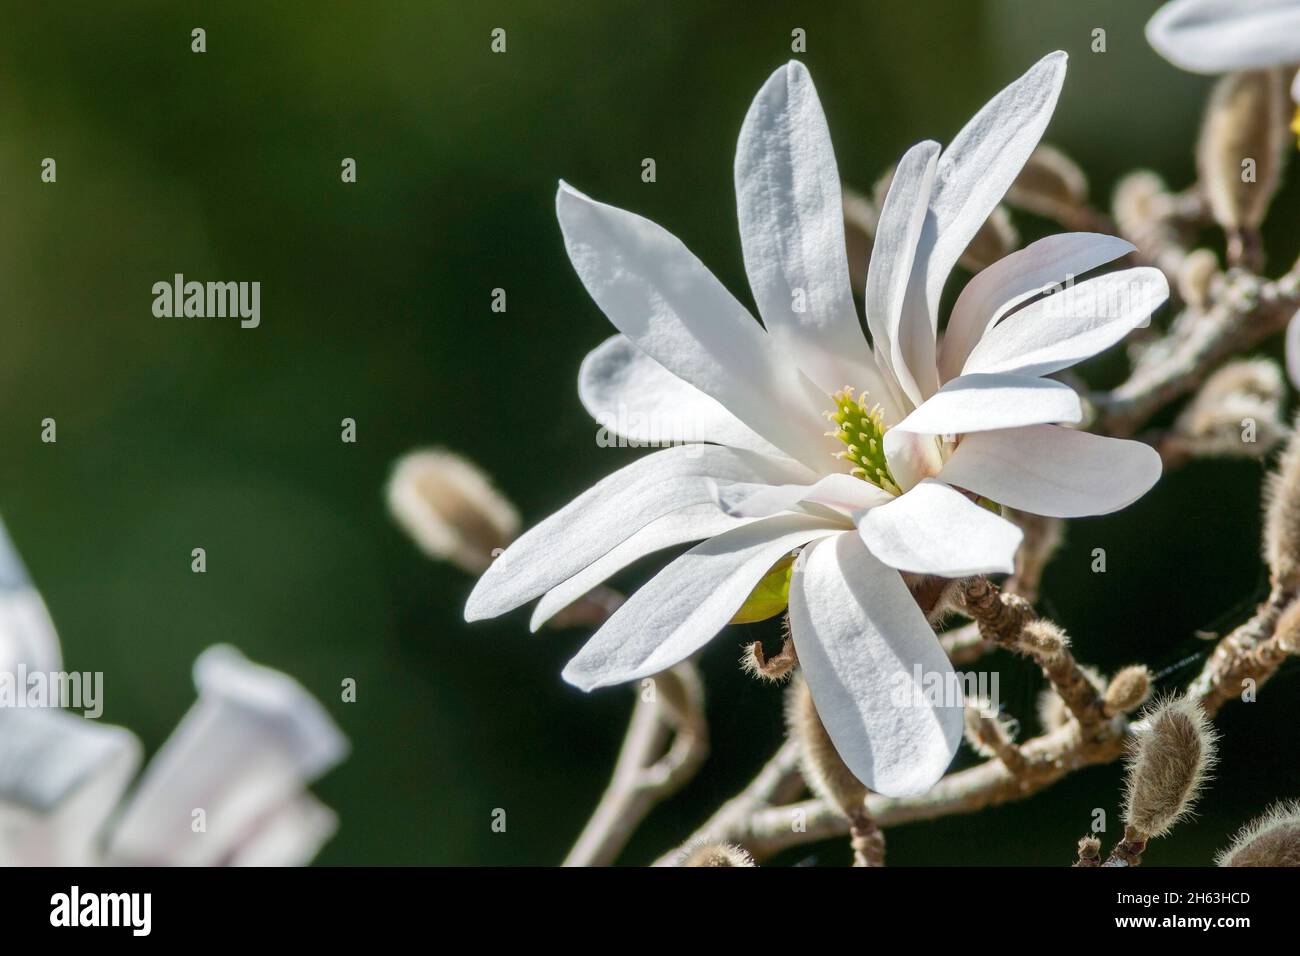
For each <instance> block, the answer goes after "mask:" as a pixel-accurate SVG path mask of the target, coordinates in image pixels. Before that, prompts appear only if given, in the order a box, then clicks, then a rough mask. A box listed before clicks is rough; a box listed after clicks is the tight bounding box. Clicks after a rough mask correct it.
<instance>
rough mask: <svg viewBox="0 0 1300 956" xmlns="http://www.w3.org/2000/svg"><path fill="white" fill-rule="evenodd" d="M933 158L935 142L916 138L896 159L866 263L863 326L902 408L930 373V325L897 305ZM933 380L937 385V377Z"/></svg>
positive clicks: (917, 399) (917, 398) (915, 401)
mask: <svg viewBox="0 0 1300 956" xmlns="http://www.w3.org/2000/svg"><path fill="white" fill-rule="evenodd" d="M938 161H939V144H938V143H935V142H931V141H928V140H927V141H924V142H920V143H917V144H916V145H915V146H913V147H912V148H911V149H909V150H908V151H907V152H906V153H905V154H904V155H903V158H902V159H901V160H899V162H898V168H897V169H896V170H895V171H894V178H893V180H892V181H891V182H890V184H889V193H888V194H887V195H886V196H885V202H884V204H883V205H882V206H881V209H880V221H879V222H878V223H877V225H876V237H875V241H874V243H873V245H872V247H871V265H870V266H869V267H868V268H867V289H866V299H865V301H866V308H867V327H868V328H870V329H871V337H872V340H873V343H874V345H875V349H876V361H877V363H878V364H879V365H880V366H881V367H882V370H883V371H885V372H886V373H887V374H888V376H889V378H890V379H891V380H892V382H893V383H896V384H897V387H898V390H899V391H901V392H902V393H903V394H902V395H899V394H898V392H895V401H896V404H897V405H898V407H899V410H900V412H904V413H905V411H906V409H907V408H908V407H909V406H914V405H919V404H921V402H922V401H923V395H922V391H923V389H922V386H921V385H920V384H918V381H919V382H922V383H930V382H931V379H933V378H934V375H935V370H934V329H933V327H931V325H930V323H929V320H928V318H926V317H925V316H924V315H922V316H920V318H921V320H922V321H920V322H917V321H915V318H916V313H912V314H909V316H908V319H909V320H908V321H906V322H904V315H903V304H904V300H905V298H906V296H907V284H908V281H909V279H910V277H911V275H912V266H913V263H914V261H915V256H916V246H917V241H918V240H919V239H920V237H921V231H922V227H923V225H924V223H925V216H926V211H927V209H928V208H929V203H930V191H931V187H932V186H933V183H934V174H935V168H936V166H937V164H938ZM933 384H935V385H936V386H937V382H936V383H933ZM904 396H906V398H904ZM877 400H879V399H877ZM899 417H901V415H900V416H899ZM890 420H891V421H897V418H891V419H890Z"/></svg>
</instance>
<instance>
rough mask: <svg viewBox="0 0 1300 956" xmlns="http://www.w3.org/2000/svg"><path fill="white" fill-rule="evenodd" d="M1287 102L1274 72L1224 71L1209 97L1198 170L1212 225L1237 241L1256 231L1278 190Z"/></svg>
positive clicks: (1277, 76)
mask: <svg viewBox="0 0 1300 956" xmlns="http://www.w3.org/2000/svg"><path fill="white" fill-rule="evenodd" d="M1286 102H1287V96H1286V91H1285V90H1284V88H1283V84H1282V76H1281V74H1280V72H1278V71H1277V70H1254V71H1250V72H1243V73H1229V74H1227V75H1226V76H1224V77H1223V78H1222V79H1220V80H1219V81H1218V83H1217V84H1216V85H1215V87H1214V91H1213V92H1212V93H1211V94H1210V101H1209V104H1208V105H1207V107H1206V111H1205V119H1204V121H1203V123H1202V126H1201V137H1200V141H1199V143H1198V144H1197V149H1196V161H1197V168H1198V169H1199V171H1200V176H1201V184H1202V186H1203V188H1204V190H1205V197H1206V200H1207V201H1208V203H1209V206H1210V211H1211V213H1212V214H1213V215H1214V219H1215V221H1216V222H1217V223H1218V224H1219V225H1220V226H1222V227H1223V228H1224V229H1225V230H1226V231H1227V232H1228V233H1229V236H1230V237H1237V241H1241V239H1240V237H1241V236H1242V234H1243V233H1247V232H1253V231H1254V230H1255V229H1258V228H1259V224H1260V223H1261V222H1263V221H1264V215H1265V214H1266V213H1267V212H1268V206H1269V203H1270V202H1272V200H1273V193H1274V192H1275V191H1276V190H1277V184H1278V175H1279V172H1280V171H1281V168H1282V160H1283V157H1284V155H1285V153H1284V150H1285V149H1286V147H1287V146H1288V140H1289V137H1288V136H1287V133H1286V111H1285V105H1286ZM1236 258H1238V257H1237V256H1234V255H1230V256H1229V260H1230V261H1232V260H1233V259H1236Z"/></svg>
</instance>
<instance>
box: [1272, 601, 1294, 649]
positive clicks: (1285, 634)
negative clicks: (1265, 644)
mask: <svg viewBox="0 0 1300 956" xmlns="http://www.w3.org/2000/svg"><path fill="white" fill-rule="evenodd" d="M1273 635H1274V640H1276V641H1277V643H1278V646H1279V647H1280V648H1282V650H1284V651H1286V652H1287V653H1288V654H1300V601H1292V602H1291V603H1290V604H1289V605H1287V608H1286V610H1284V611H1283V612H1282V615H1281V617H1279V618H1278V619H1277V624H1276V625H1275V626H1274V628H1273Z"/></svg>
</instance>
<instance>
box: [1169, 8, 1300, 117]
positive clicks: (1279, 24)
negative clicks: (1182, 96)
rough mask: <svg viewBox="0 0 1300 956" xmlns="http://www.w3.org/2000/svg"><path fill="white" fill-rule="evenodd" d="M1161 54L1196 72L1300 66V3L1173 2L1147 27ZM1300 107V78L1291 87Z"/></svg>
mask: <svg viewBox="0 0 1300 956" xmlns="http://www.w3.org/2000/svg"><path fill="white" fill-rule="evenodd" d="M1147 41H1148V42H1149V43H1150V44H1151V46H1152V47H1153V48H1154V49H1155V51H1156V52H1157V53H1159V54H1160V55H1161V56H1163V57H1164V58H1165V59H1166V60H1168V61H1169V62H1170V63H1172V64H1173V65H1174V66H1176V67H1179V68H1180V69H1184V70H1188V71H1190V72H1192V73H1210V74H1215V73H1232V72H1235V71H1237V70H1259V69H1268V68H1271V67H1277V66H1294V65H1298V64H1300V0H1173V2H1172V3H1166V4H1165V5H1164V6H1163V7H1161V8H1160V9H1159V10H1157V11H1156V13H1155V15H1154V16H1153V17H1152V18H1151V19H1150V20H1149V21H1148V22H1147ZM1291 98H1292V99H1294V100H1295V101H1296V102H1297V103H1300V74H1297V75H1296V78H1295V80H1294V81H1293V82H1292V85H1291Z"/></svg>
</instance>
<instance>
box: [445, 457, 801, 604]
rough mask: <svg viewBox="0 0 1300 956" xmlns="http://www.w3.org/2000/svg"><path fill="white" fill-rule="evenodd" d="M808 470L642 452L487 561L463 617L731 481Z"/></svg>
mask: <svg viewBox="0 0 1300 956" xmlns="http://www.w3.org/2000/svg"><path fill="white" fill-rule="evenodd" d="M814 479H815V475H813V473H812V472H810V471H809V470H808V469H806V468H804V467H803V466H802V465H799V464H797V463H795V462H793V461H791V460H789V459H787V458H770V457H767V456H765V455H758V454H755V453H754V452H750V451H742V450H741V449H738V448H723V447H721V446H718V445H680V446H678V447H676V448H665V449H664V450H663V451H657V452H654V453H653V454H650V455H646V456H645V457H644V458H640V459H638V460H637V461H634V462H633V463H632V464H630V465H628V466H626V467H624V468H620V469H619V470H618V471H616V472H614V473H613V474H612V475H608V476H607V477H605V478H603V479H601V480H600V481H599V482H597V483H596V484H595V485H593V486H592V487H591V488H589V489H587V490H586V491H584V492H583V493H582V494H580V495H579V496H578V497H577V498H574V499H573V501H571V502H569V503H568V504H567V505H565V506H564V507H563V508H561V509H560V510H559V511H557V512H555V513H554V514H553V515H551V516H550V517H549V518H547V519H546V520H545V521H543V522H542V523H541V524H538V525H537V526H536V527H533V528H531V529H529V530H528V531H527V532H525V533H524V534H523V535H521V536H520V537H519V539H518V540H516V541H515V542H514V543H513V544H511V545H510V547H508V548H506V550H505V551H504V552H503V553H502V554H501V555H500V556H499V557H497V559H496V560H495V561H493V562H492V566H491V567H489V568H488V569H487V571H486V572H485V573H484V574H483V576H482V577H481V578H479V579H478V583H477V584H475V585H474V590H473V591H472V592H471V593H470V596H469V599H468V600H467V601H466V603H465V620H467V621H477V620H482V619H483V618H489V617H496V616H497V615H499V614H504V613H506V612H507V611H510V610H513V609H514V608H517V607H519V605H521V604H524V603H525V602H527V601H531V600H532V599H533V598H535V597H537V596H538V595H540V594H542V593H544V592H546V591H549V590H550V589H551V588H553V587H555V586H556V585H557V584H559V583H560V582H562V581H566V580H568V579H569V578H571V577H573V576H574V575H575V574H577V573H578V572H579V571H581V570H582V569H583V568H585V567H587V566H588V565H589V564H591V563H593V562H594V561H595V560H596V559H597V558H599V557H600V556H601V555H603V554H606V553H607V552H609V551H610V550H611V549H613V548H614V547H616V546H617V545H619V544H620V543H622V542H623V541H626V540H627V539H628V538H629V537H631V536H632V534H634V533H635V532H636V531H637V530H639V529H641V528H644V527H645V526H646V525H648V524H649V523H650V522H651V521H654V520H655V519H656V518H661V517H663V516H664V515H666V514H671V513H672V512H674V511H678V510H680V509H682V508H686V507H689V506H691V505H703V504H710V503H713V504H716V503H717V500H718V489H719V487H725V486H726V485H727V483H729V482H733V481H742V482H766V483H769V484H785V483H788V482H800V483H806V482H809V481H812V480H814Z"/></svg>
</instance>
